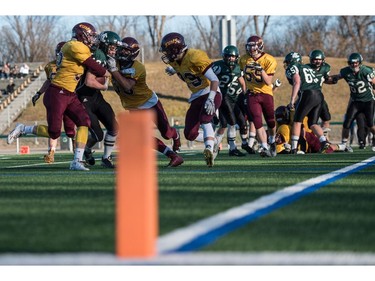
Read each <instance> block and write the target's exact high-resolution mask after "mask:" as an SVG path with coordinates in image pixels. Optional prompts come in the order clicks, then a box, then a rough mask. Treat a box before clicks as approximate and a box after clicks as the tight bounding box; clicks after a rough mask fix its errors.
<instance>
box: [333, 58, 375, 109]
mask: <svg viewBox="0 0 375 281" xmlns="http://www.w3.org/2000/svg"><path fill="white" fill-rule="evenodd" d="M340 76H341V77H342V78H344V79H345V81H346V82H347V83H348V84H349V88H350V97H351V98H352V100H353V101H363V102H366V101H370V100H373V99H374V93H373V86H372V80H373V79H374V77H375V69H373V68H372V67H369V66H366V65H361V66H360V68H359V72H358V73H354V72H353V70H352V69H351V68H350V67H349V66H347V67H344V68H342V69H341V70H340Z"/></svg>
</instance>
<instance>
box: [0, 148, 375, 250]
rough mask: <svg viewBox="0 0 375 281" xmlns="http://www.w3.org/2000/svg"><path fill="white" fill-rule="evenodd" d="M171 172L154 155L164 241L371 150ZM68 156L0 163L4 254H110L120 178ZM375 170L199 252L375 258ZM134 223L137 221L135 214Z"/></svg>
mask: <svg viewBox="0 0 375 281" xmlns="http://www.w3.org/2000/svg"><path fill="white" fill-rule="evenodd" d="M181 155H182V156H183V157H184V160H185V162H184V163H183V165H181V166H179V167H177V168H167V167H166V165H167V164H168V159H167V158H166V157H165V156H163V155H158V163H157V165H158V183H159V186H158V188H159V210H158V212H159V235H163V234H166V233H168V232H170V231H173V230H175V229H177V228H180V227H185V226H188V225H189V224H192V223H194V222H196V221H198V220H200V219H204V218H207V217H209V216H212V215H215V214H217V213H219V212H222V211H225V210H227V209H229V208H232V207H236V206H239V205H241V204H244V203H247V202H251V201H254V200H256V199H258V198H259V197H261V196H263V195H267V194H270V193H272V192H275V191H277V190H280V189H282V188H284V187H287V186H290V185H294V184H297V183H299V182H302V181H304V180H307V179H310V178H313V177H316V176H319V175H322V174H326V173H329V172H331V171H334V170H338V169H340V168H343V167H345V166H350V165H353V164H354V163H357V162H359V161H362V160H364V159H367V158H370V157H372V156H374V155H375V153H373V152H372V151H371V150H369V149H368V150H355V152H354V153H333V154H329V155H323V154H310V155H278V156H277V157H276V158H266V159H265V158H261V157H260V156H259V155H247V156H246V157H242V158H237V157H229V156H228V154H227V151H225V150H224V151H222V152H221V154H220V155H219V156H218V158H217V160H216V161H215V165H214V167H213V168H208V167H206V165H205V162H204V158H203V154H202V152H201V151H196V150H192V151H184V152H183V153H182V154H181ZM70 159H71V155H70V154H57V155H56V158H55V161H56V163H54V164H52V165H48V164H44V163H43V156H42V155H39V154H31V155H2V156H0V160H1V161H0V252H41V253H45V252H88V251H90V252H97V251H98V252H114V249H115V246H114V245H115V240H114V239H115V224H114V223H115V213H114V208H115V203H114V202H115V198H114V196H115V182H116V178H115V172H114V171H113V170H108V169H105V168H103V167H101V166H100V165H96V166H94V167H92V168H91V169H90V171H70V170H69V161H70ZM374 186H375V167H374V166H370V167H368V168H366V169H364V170H361V171H358V172H356V173H355V174H352V175H349V176H348V177H345V178H343V179H341V180H338V181H335V182H333V183H331V184H329V185H327V186H324V187H322V188H320V189H319V190H317V191H315V192H313V193H311V194H309V195H306V196H304V197H302V198H300V199H299V200H297V201H295V202H293V203H292V204H290V205H287V206H284V207H283V208H280V209H277V210H275V211H273V212H271V213H270V214H268V215H266V216H264V217H261V218H259V219H257V220H255V221H253V222H251V223H249V224H247V225H245V226H243V227H241V228H239V229H235V230H234V231H232V232H231V233H228V234H227V235H225V236H224V237H222V238H220V239H218V240H217V241H215V242H214V243H212V244H211V245H208V246H206V247H204V248H203V249H202V250H203V251H243V252H247V251H357V252H375V243H373V241H374V239H375V224H374V223H373V222H374V221H375V204H374V203H373V202H375V191H374ZM134 215H135V216H137V214H134Z"/></svg>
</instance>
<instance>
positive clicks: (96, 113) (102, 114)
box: [76, 31, 121, 168]
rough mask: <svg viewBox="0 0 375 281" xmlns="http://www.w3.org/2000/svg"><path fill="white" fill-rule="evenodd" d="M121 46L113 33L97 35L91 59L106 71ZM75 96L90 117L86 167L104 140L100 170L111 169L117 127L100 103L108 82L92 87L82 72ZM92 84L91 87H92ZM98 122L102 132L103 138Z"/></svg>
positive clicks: (89, 77) (103, 102)
mask: <svg viewBox="0 0 375 281" xmlns="http://www.w3.org/2000/svg"><path fill="white" fill-rule="evenodd" d="M120 43H121V38H120V36H119V35H118V34H117V33H115V32H113V31H104V32H102V33H100V35H99V47H98V48H96V50H95V51H94V52H93V55H92V57H93V59H94V60H95V61H97V62H98V63H99V64H101V65H102V66H104V67H106V64H107V56H110V57H115V56H116V51H117V47H118V46H119V45H120ZM83 77H84V78H82V79H81V80H80V82H79V84H78V85H77V89H76V92H77V94H78V98H79V100H80V101H81V102H82V103H83V105H84V106H85V108H86V111H87V113H88V114H89V116H90V121H91V126H90V127H89V132H90V134H89V137H88V140H87V143H86V148H85V152H84V157H85V159H86V163H87V164H88V165H90V166H92V165H95V158H94V156H93V151H92V148H93V147H94V145H95V144H97V143H98V142H101V141H102V140H103V138H104V153H103V156H102V157H101V166H103V167H106V168H114V165H113V163H112V151H113V148H114V145H115V141H116V137H117V133H118V124H117V121H116V116H115V113H114V111H113V109H112V107H111V105H110V104H109V103H108V102H107V101H106V100H105V99H104V97H103V94H102V93H101V91H100V90H106V89H107V87H108V79H106V80H105V83H104V85H100V86H102V88H100V87H98V86H97V85H95V84H96V83H97V81H96V80H97V79H96V76H95V75H93V74H92V73H91V71H90V70H86V71H85V73H84V74H83ZM92 82H93V83H92ZM100 122H101V123H102V124H103V126H104V127H105V129H106V134H105V137H104V133H103V130H102V128H101V125H100Z"/></svg>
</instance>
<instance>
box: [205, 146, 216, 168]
mask: <svg viewBox="0 0 375 281" xmlns="http://www.w3.org/2000/svg"><path fill="white" fill-rule="evenodd" d="M203 154H204V158H205V159H206V164H207V166H208V167H210V168H211V167H212V166H213V165H214V160H215V159H214V153H213V152H212V150H211V146H209V145H207V146H206V148H205V149H204V151H203Z"/></svg>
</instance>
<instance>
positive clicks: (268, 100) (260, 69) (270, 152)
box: [240, 35, 277, 157]
mask: <svg viewBox="0 0 375 281" xmlns="http://www.w3.org/2000/svg"><path fill="white" fill-rule="evenodd" d="M245 47H246V54H245V55H244V56H242V57H241V59H240V67H241V69H242V70H243V72H244V75H245V81H246V87H247V92H246V95H247V100H246V103H247V107H248V112H249V113H250V116H251V117H252V121H253V123H254V126H255V127H254V129H255V130H256V135H257V136H258V138H259V140H260V145H261V151H260V155H261V156H262V157H275V156H276V144H275V133H276V124H275V116H274V100H273V91H272V85H273V83H272V79H273V76H274V74H275V72H276V66H277V63H276V59H275V58H274V57H273V56H271V55H270V54H268V53H265V52H264V43H263V39H262V38H261V37H259V36H257V35H252V36H250V37H249V38H248V39H247V42H246V45H245ZM263 116H264V119H265V121H266V123H267V127H268V135H269V140H268V142H269V143H270V148H268V144H267V133H266V131H265V129H264V127H263V120H262V118H263ZM254 129H252V128H251V127H250V134H249V135H250V137H251V136H254V135H255V132H254Z"/></svg>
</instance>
